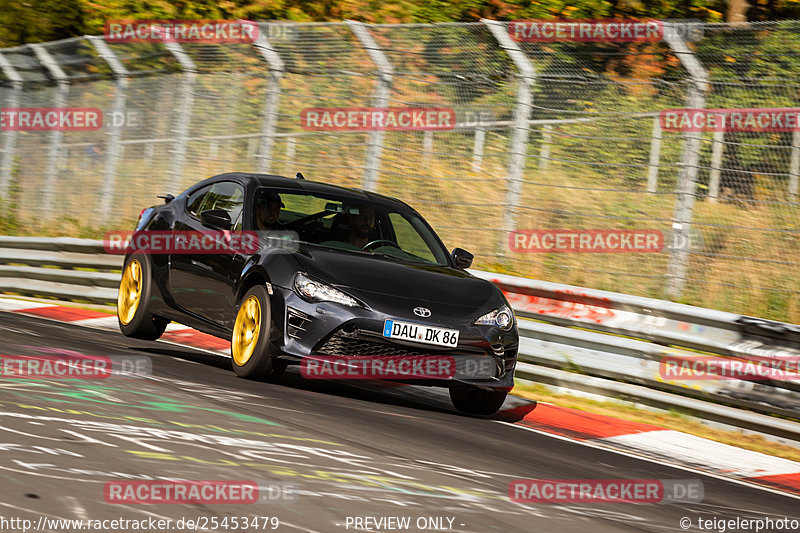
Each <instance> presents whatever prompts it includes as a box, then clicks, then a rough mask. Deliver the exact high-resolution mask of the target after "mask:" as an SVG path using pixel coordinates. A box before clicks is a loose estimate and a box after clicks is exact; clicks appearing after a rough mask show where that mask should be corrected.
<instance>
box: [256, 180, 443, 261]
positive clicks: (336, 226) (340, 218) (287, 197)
mask: <svg viewBox="0 0 800 533" xmlns="http://www.w3.org/2000/svg"><path fill="white" fill-rule="evenodd" d="M254 229H256V230H261V231H274V230H283V231H287V230H288V231H292V232H294V233H296V234H297V236H298V237H297V238H298V239H299V240H300V242H305V243H308V244H314V245H317V246H323V247H327V248H336V249H340V250H349V251H353V252H361V253H365V254H373V255H382V256H387V257H391V258H393V259H396V260H401V261H411V262H423V263H434V264H439V265H446V264H447V251H446V250H444V249H443V248H442V246H441V245H440V244H439V242H438V240H437V239H436V237H435V235H434V233H433V232H432V231H431V230H430V228H429V227H428V226H427V224H425V223H424V222H423V221H422V219H421V218H420V217H419V216H417V215H415V214H414V213H410V212H402V213H401V212H399V211H393V210H391V209H390V208H386V207H384V206H381V205H377V204H373V203H364V202H358V201H353V200H350V199H347V198H338V197H335V196H327V195H326V196H323V195H318V194H314V193H306V192H302V193H298V192H296V191H291V192H284V191H279V190H276V189H267V188H260V189H258V191H256V196H255V205H254Z"/></svg>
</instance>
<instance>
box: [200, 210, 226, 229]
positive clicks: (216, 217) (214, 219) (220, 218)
mask: <svg viewBox="0 0 800 533" xmlns="http://www.w3.org/2000/svg"><path fill="white" fill-rule="evenodd" d="M200 222H202V223H203V225H204V226H207V227H209V228H214V229H219V230H229V229H231V225H232V224H233V223H232V222H231V216H230V215H229V214H228V212H227V211H225V210H224V209H209V210H207V211H203V212H202V213H200Z"/></svg>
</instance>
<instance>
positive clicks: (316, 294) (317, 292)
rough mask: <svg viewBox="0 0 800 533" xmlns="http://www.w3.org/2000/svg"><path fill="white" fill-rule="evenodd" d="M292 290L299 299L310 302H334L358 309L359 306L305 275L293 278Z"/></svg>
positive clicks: (336, 291)
mask: <svg viewBox="0 0 800 533" xmlns="http://www.w3.org/2000/svg"><path fill="white" fill-rule="evenodd" d="M294 290H295V291H297V294H298V295H300V297H301V298H303V299H305V300H308V301H311V302H336V303H339V304H343V305H347V306H350V307H360V305H361V304H359V303H358V300H356V299H355V298H353V297H352V296H348V295H347V294H345V293H343V292H342V291H340V290H338V289H334V288H333V287H331V286H330V285H326V284H324V283H322V282H320V281H315V280H313V279H311V278H309V277H308V276H306V275H305V274H298V275H297V276H296V277H295V278H294Z"/></svg>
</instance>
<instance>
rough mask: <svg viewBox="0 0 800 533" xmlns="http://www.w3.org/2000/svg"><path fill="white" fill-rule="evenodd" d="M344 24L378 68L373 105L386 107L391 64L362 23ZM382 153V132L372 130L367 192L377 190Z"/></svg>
mask: <svg viewBox="0 0 800 533" xmlns="http://www.w3.org/2000/svg"><path fill="white" fill-rule="evenodd" d="M345 22H346V23H347V25H348V26H350V30H351V31H352V32H353V34H354V35H355V36H356V38H357V39H358V41H359V42H360V43H361V46H363V47H364V49H365V50H366V52H367V55H369V57H370V59H371V60H372V62H373V63H375V66H377V67H378V84H377V86H376V87H375V94H374V96H373V105H374V106H375V107H380V108H383V107H388V105H389V95H390V93H391V90H392V76H393V75H394V68H392V64H391V63H390V62H389V59H388V58H387V57H386V55H385V54H384V53H383V51H382V50H381V49H380V47H379V46H378V43H376V42H375V39H373V38H372V35H370V33H369V32H368V31H367V28H366V26H365V25H364V24H363V23H362V22H356V21H354V20H346V21H345ZM382 151H383V131H380V130H373V131H371V132H370V134H369V142H368V146H367V157H366V161H365V165H364V180H363V183H362V188H364V189H365V190H367V191H374V190H375V189H376V188H377V185H378V172H380V166H381V152H382Z"/></svg>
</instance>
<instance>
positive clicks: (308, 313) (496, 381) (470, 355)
mask: <svg viewBox="0 0 800 533" xmlns="http://www.w3.org/2000/svg"><path fill="white" fill-rule="evenodd" d="M274 288H275V292H274V294H273V306H272V309H273V310H274V312H275V315H273V322H274V330H273V336H272V338H273V339H274V342H273V346H274V348H275V349H276V352H277V353H280V356H279V357H280V358H282V359H286V360H288V361H290V362H298V361H300V360H301V359H302V358H303V357H305V356H308V355H339V356H377V357H380V356H425V355H434V356H451V357H453V359H454V360H455V363H456V368H463V365H470V364H473V365H474V363H475V362H480V363H481V364H480V368H481V369H482V371H481V372H480V373H472V374H469V376H470V377H469V378H466V377H464V375H463V374H460V373H457V374H456V376H455V377H454V378H451V379H415V380H409V381H408V382H409V383H413V384H416V385H433V386H444V387H447V386H451V385H454V384H463V385H473V386H478V387H484V388H492V389H504V390H511V388H512V387H513V386H514V368H515V366H516V360H517V350H518V347H519V336H518V333H517V330H516V327H514V328H512V329H511V331H503V330H501V329H500V328H497V327H492V326H475V325H472V324H470V323H467V324H449V323H448V324H446V325H445V324H431V325H437V326H442V327H448V328H452V329H458V330H459V341H458V346H457V347H455V348H446V347H440V346H435V345H429V344H421V343H413V342H406V341H397V340H393V339H392V340H390V339H386V338H384V337H383V336H382V331H383V324H384V321H385V320H386V319H398V320H406V321H412V322H421V321H420V319H419V318H418V317H401V316H396V315H388V314H384V313H381V312H380V311H377V310H374V309H363V308H357V307H347V306H344V305H341V304H336V303H331V302H316V303H310V302H307V301H305V300H303V299H302V298H300V297H299V296H297V294H295V293H294V291H292V290H290V289H286V288H281V287H274ZM278 314H282V316H276V315H278ZM476 318H477V316H476ZM468 361H469V362H468ZM472 368H475V367H474V366H473V367H472ZM484 370H485V371H484Z"/></svg>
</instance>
